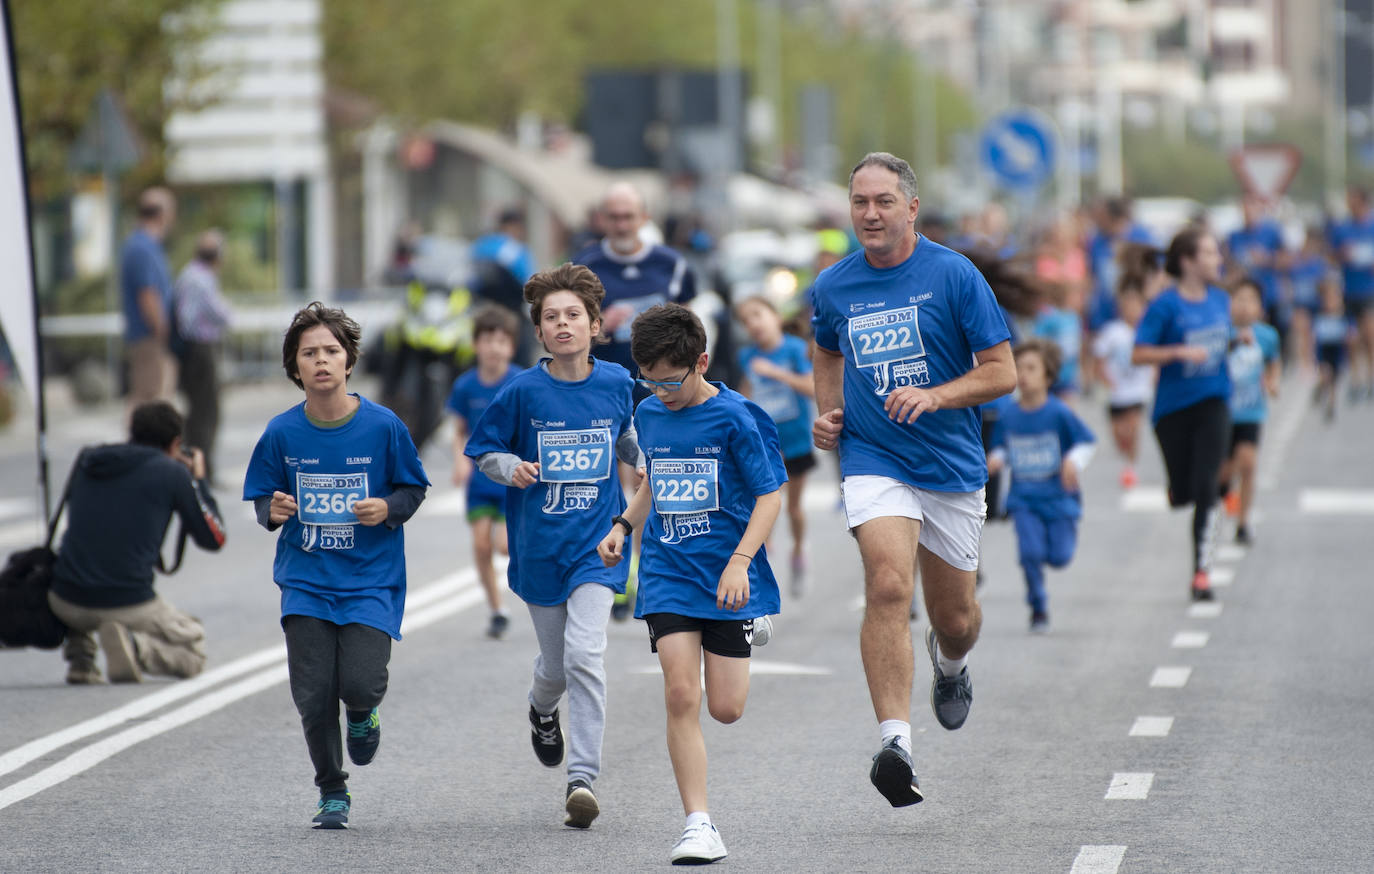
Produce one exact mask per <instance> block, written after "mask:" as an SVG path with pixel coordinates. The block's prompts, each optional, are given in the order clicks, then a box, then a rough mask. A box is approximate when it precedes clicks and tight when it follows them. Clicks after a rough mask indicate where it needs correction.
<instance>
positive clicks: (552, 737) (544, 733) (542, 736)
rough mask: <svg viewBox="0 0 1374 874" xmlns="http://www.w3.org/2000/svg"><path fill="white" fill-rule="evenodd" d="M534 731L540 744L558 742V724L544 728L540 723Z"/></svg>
mask: <svg viewBox="0 0 1374 874" xmlns="http://www.w3.org/2000/svg"><path fill="white" fill-rule="evenodd" d="M536 731H537V732H538V734H539V742H540V743H541V744H556V743H558V726H556V725H555V726H552V727H551V728H545V727H544V726H543V725H540V726H539V728H538V729H536Z"/></svg>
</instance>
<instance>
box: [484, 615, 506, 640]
mask: <svg viewBox="0 0 1374 874" xmlns="http://www.w3.org/2000/svg"><path fill="white" fill-rule="evenodd" d="M507 628H510V617H509V616H507V615H506V614H504V613H493V614H491V622H489V623H488V624H487V637H490V638H491V639H492V640H500V639H501V638H503V637H505V636H506V629H507Z"/></svg>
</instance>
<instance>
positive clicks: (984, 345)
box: [959, 264, 1011, 352]
mask: <svg viewBox="0 0 1374 874" xmlns="http://www.w3.org/2000/svg"><path fill="white" fill-rule="evenodd" d="M963 285H964V290H963V294H962V295H961V298H962V299H961V301H960V306H959V323H960V325H961V326H962V327H963V329H964V336H965V337H967V338H968V343H969V347H970V348H971V349H973V351H974V352H982V351H983V350H985V349H991V348H992V347H993V346H996V345H997V344H998V343H1002V342H1005V341H1007V340H1009V339H1011V332H1010V331H1008V330H1007V323H1006V321H1005V320H1004V319H1003V318H1002V308H1001V307H999V306H998V305H997V296H996V295H994V294H993V293H992V286H990V285H988V281H987V280H986V279H984V278H983V274H981V273H979V272H978V270H977V268H975V267H974V266H973V265H972V264H969V265H967V267H966V268H965V271H964V277H963Z"/></svg>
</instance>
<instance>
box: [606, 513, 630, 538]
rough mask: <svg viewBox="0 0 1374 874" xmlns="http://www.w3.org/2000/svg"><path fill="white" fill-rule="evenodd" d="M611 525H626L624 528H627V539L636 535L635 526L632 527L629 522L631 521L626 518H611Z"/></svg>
mask: <svg viewBox="0 0 1374 874" xmlns="http://www.w3.org/2000/svg"><path fill="white" fill-rule="evenodd" d="M611 524H612V525H624V526H625V536H626V537H629V536H630V535H631V534H634V533H635V526H633V525H631V524H630V520H629V519H626V518H625V517H624V516H612V517H611Z"/></svg>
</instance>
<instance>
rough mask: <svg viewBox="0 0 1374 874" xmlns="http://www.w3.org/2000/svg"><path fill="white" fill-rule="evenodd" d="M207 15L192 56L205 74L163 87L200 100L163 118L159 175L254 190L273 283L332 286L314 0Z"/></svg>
mask: <svg viewBox="0 0 1374 874" xmlns="http://www.w3.org/2000/svg"><path fill="white" fill-rule="evenodd" d="M215 14H216V15H217V20H216V21H215V24H214V26H213V28H212V30H211V35H210V36H209V37H208V38H207V40H206V41H205V42H204V43H203V44H202V46H201V47H200V49H199V52H198V54H199V56H200V57H198V58H197V59H196V61H198V62H199V63H200V64H202V65H204V66H206V67H208V68H210V69H212V70H213V72H212V73H211V75H210V76H208V77H207V78H204V79H200V80H194V81H188V80H185V79H173V80H171V81H169V82H168V84H167V89H168V91H169V92H173V93H179V94H184V95H188V96H190V97H192V98H193V99H196V98H199V99H200V100H201V101H204V102H205V104H206V105H205V107H204V108H202V109H199V110H196V111H189V112H178V113H175V114H173V115H172V116H171V117H169V118H168V120H167V123H166V126H165V134H166V138H167V145H168V153H169V163H168V171H167V175H168V181H170V182H171V183H172V184H173V185H177V186H197V185H243V186H256V187H258V188H260V189H261V190H262V193H263V197H264V198H265V199H267V200H268V201H270V207H269V208H270V212H271V215H272V226H273V231H272V235H273V238H274V240H273V245H272V250H273V253H274V255H275V258H274V260H275V262H276V264H277V268H278V271H277V272H278V284H279V286H280V287H281V288H282V289H285V290H290V291H305V290H311V291H316V292H319V291H325V290H328V291H331V292H332V290H333V288H334V260H333V252H334V245H335V244H334V215H333V188H332V184H331V180H330V172H329V150H328V146H327V138H326V125H325V81H324V71H323V67H322V61H323V56H324V41H323V36H322V34H321V29H320V27H321V22H320V0H224V2H223V3H222V5H220V6H219V7H218V8H217V10H216V12H215Z"/></svg>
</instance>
